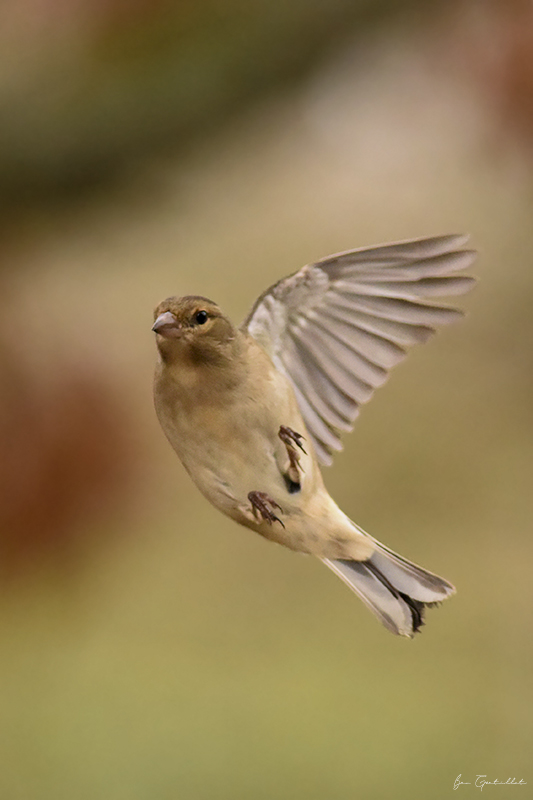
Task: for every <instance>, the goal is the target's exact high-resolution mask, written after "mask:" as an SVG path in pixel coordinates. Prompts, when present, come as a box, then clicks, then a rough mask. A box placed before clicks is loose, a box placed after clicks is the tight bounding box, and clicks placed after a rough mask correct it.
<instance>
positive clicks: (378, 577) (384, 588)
mask: <svg viewBox="0 0 533 800" xmlns="http://www.w3.org/2000/svg"><path fill="white" fill-rule="evenodd" d="M374 542H375V544H376V550H375V552H374V553H373V554H372V556H371V557H370V558H369V559H367V560H366V561H348V560H345V559H336V560H333V559H328V558H324V559H323V561H324V563H325V564H326V565H327V566H328V567H329V568H330V569H331V570H333V572H335V574H336V575H338V576H339V578H341V579H342V580H343V581H344V582H345V583H346V584H347V585H348V586H349V587H350V589H352V591H354V592H355V593H356V594H357V595H358V596H359V597H360V599H361V600H362V601H363V603H364V604H365V605H366V606H367V607H368V608H369V609H370V610H371V611H372V612H373V613H374V614H375V615H376V616H377V617H378V619H379V620H380V621H381V622H382V623H383V625H384V626H385V627H386V628H387V629H388V630H389V631H391V632H392V633H395V634H398V635H400V636H408V637H412V636H414V634H415V633H416V632H417V631H418V630H420V628H421V626H422V625H423V624H424V611H425V608H426V607H427V606H433V605H437V604H438V603H440V602H441V601H442V600H445V599H446V598H447V597H450V596H451V595H452V594H453V593H454V592H455V589H454V587H453V586H452V584H451V583H448V581H446V580H444V578H439V576H438V575H435V574H434V573H432V572H428V570H425V569H423V568H422V567H419V566H417V565H416V564H413V563H412V562H411V561H407V559H405V558H402V556H400V555H398V554H397V553H394V552H393V551H392V550H389V549H388V548H386V547H384V546H383V545H382V544H380V543H379V542H377V541H376V540H374Z"/></svg>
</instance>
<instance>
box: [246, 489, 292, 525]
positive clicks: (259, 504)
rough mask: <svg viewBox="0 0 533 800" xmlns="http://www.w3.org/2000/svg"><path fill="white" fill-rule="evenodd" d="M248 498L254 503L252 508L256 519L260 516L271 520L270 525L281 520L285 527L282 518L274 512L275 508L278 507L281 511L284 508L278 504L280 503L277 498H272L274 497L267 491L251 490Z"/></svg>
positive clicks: (280, 522) (268, 520)
mask: <svg viewBox="0 0 533 800" xmlns="http://www.w3.org/2000/svg"><path fill="white" fill-rule="evenodd" d="M248 500H249V501H250V503H251V504H252V509H253V512H254V516H255V517H256V519H257V517H258V516H260V517H262V518H263V519H265V520H266V521H267V522H269V523H270V525H272V523H273V522H279V524H280V525H281V527H282V528H284V527H285V525H284V524H283V522H282V521H281V520H280V518H279V517H278V516H276V514H275V513H274V509H278V510H279V511H282V510H283V509H282V508H281V506H280V505H278V503H276V501H275V500H272V498H271V497H269V496H268V495H267V494H266V492H250V493H249V494H248Z"/></svg>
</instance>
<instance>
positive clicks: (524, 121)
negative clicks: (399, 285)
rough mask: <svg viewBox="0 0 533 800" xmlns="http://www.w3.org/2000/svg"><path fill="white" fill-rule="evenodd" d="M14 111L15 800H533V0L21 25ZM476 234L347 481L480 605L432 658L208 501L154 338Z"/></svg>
mask: <svg viewBox="0 0 533 800" xmlns="http://www.w3.org/2000/svg"><path fill="white" fill-rule="evenodd" d="M0 114H1V124H0V209H1V213H0V231H1V237H0V257H1V262H0V263H1V272H0V289H1V290H0V310H1V313H0V431H1V437H0V478H1V480H0V532H1V536H0V555H1V564H0V572H1V588H0V639H1V652H2V655H1V657H0V695H1V698H0V797H1V798H2V800H52V799H53V800H72V798H76V800H95V799H96V798H105V800H212V798H216V800H241V798H242V800H248V798H255V800H273V798H276V800H289V799H290V800H300V799H301V800H304V799H305V800H349V799H350V800H351V799H352V798H356V797H361V798H368V799H369V800H373V799H374V798H375V799H376V800H380V799H381V798H385V797H387V798H414V797H417V798H419V797H424V798H432V799H433V798H437V799H438V798H444V797H448V796H449V794H450V792H451V791H452V790H453V782H454V780H455V778H456V777H457V776H458V775H459V774H461V775H462V780H463V781H474V780H475V778H476V775H478V774H482V775H487V777H488V779H489V780H494V779H495V778H497V779H499V780H506V779H507V778H509V777H516V779H517V780H519V779H523V780H525V781H527V782H528V786H522V787H513V788H510V787H508V786H507V787H506V786H500V787H497V786H492V787H488V788H486V789H485V793H487V791H489V792H490V795H491V797H502V798H503V797H506V798H507V797H508V796H509V795H510V794H512V793H514V794H516V795H517V796H518V795H520V798H525V797H527V796H529V797H531V796H533V795H532V794H531V791H532V789H531V786H532V785H533V772H532V770H531V763H532V762H531V746H532V744H533V737H532V735H531V734H532V713H531V709H532V689H531V675H532V673H533V670H532V656H533V642H532V632H533V631H532V624H531V618H532V607H533V602H532V601H533V597H532V594H533V591H532V586H533V582H532V580H531V563H532V560H533V544H532V533H533V531H532V523H531V520H532V512H533V503H532V486H531V483H532V482H531V478H532V451H533V448H532V433H533V420H532V414H531V410H532V409H531V405H532V404H531V394H532V389H533V380H532V379H533V346H532V345H533V336H532V334H533V314H532V304H533V269H532V261H533V219H532V210H533V196H532V190H533V158H532V156H533V10H532V6H531V3H530V2H528V0H480V1H479V2H476V0H471V1H470V0H463V2H453V0H447V1H446V2H436V1H435V2H430V3H428V2H427V0H425V2H424V1H423V0H419V1H418V2H417V1H416V0H409V1H408V0H366V2H365V0H313V2H302V1H301V0H291V1H290V2H284V0H269V2H268V3H266V2H261V0H251V2H248V3H245V4H243V3H239V2H236V0H195V2H192V1H187V0H182V1H181V2H177V0H158V1H157V2H154V0H106V1H105V2H103V0H101V1H100V2H95V1H94V0H76V2H68V3H67V2H63V1H62V0H18V2H16V3H15V2H11V3H3V4H2V5H1V7H0ZM462 231H467V232H469V233H471V235H472V243H473V246H475V247H476V248H478V249H479V251H480V258H479V261H478V262H477V264H476V269H475V272H476V274H477V275H479V276H480V278H481V281H480V283H479V287H478V288H477V289H476V291H475V292H473V293H472V294H471V295H470V296H467V297H466V298H461V305H463V306H464V307H465V308H466V309H467V310H468V312H469V313H468V315H467V316H466V317H465V319H464V321H463V322H461V323H460V324H458V325H456V326H454V327H452V328H450V329H448V330H446V331H444V332H443V333H441V334H440V335H439V336H438V337H436V338H435V339H434V340H432V342H431V343H430V344H429V345H427V346H426V347H425V348H421V349H419V350H418V351H416V352H413V354H412V355H411V357H410V359H409V360H408V362H407V363H406V364H404V365H403V366H402V367H400V368H399V369H398V370H397V372H395V373H394V374H393V376H392V378H391V380H390V382H389V384H388V386H387V387H386V388H385V389H383V391H380V392H378V393H377V395H376V397H375V399H374V400H373V402H372V403H371V404H370V405H369V407H368V408H366V409H365V410H364V413H363V414H362V415H361V419H360V421H359V422H358V423H357V426H356V430H355V431H354V433H353V434H352V435H351V436H350V437H349V438H347V439H346V448H345V451H344V452H343V453H342V454H340V455H339V456H338V457H337V458H336V461H335V464H334V466H333V467H332V468H331V469H329V470H328V471H327V475H326V480H327V484H328V486H329V488H330V490H331V492H332V494H333V495H334V497H335V498H336V499H337V501H338V502H339V504H340V505H341V507H342V508H343V509H344V510H345V511H346V512H347V513H348V514H349V515H350V516H352V517H353V518H354V519H355V520H356V521H357V522H359V524H361V525H362V526H363V527H365V528H366V529H367V530H369V531H370V532H372V533H373V534H374V535H375V536H376V537H378V538H380V539H382V540H383V541H385V542H386V543H387V544H388V545H389V546H391V547H393V548H394V549H396V550H399V551H400V552H402V553H403V554H405V555H406V556H407V557H410V558H412V559H414V560H416V561H418V562H419V563H421V564H423V565H426V566H427V567H429V568H431V569H433V570H435V571H436V572H439V573H441V574H443V575H445V576H447V577H448V578H450V579H451V580H452V581H453V582H454V583H456V585H457V587H458V595H457V597H456V598H454V599H453V600H452V601H450V602H449V603H446V604H445V605H444V606H443V607H442V608H441V609H440V610H438V611H431V612H429V614H428V625H427V626H426V628H425V629H424V631H423V633H422V635H420V636H418V637H417V638H416V640H415V641H412V642H409V641H403V640H399V639H397V638H394V637H392V636H390V635H389V634H388V633H387V632H386V631H385V630H384V629H383V628H382V627H381V626H380V625H379V624H378V623H377V622H376V621H375V619H374V618H373V617H371V615H370V614H369V613H368V612H367V611H366V610H365V609H364V607H363V606H362V605H361V604H360V603H359V602H358V601H357V599H356V598H355V597H354V596H352V595H351V594H350V592H349V591H348V590H347V589H346V588H345V587H344V586H343V585H342V584H341V582H340V581H338V580H337V579H336V578H335V577H334V576H333V575H332V574H331V573H329V571H328V570H326V569H325V568H324V567H323V566H322V565H321V564H320V563H318V562H315V561H313V560H312V559H309V558H306V557H303V556H298V555H295V554H292V553H290V552H288V551H284V550H282V549H281V548H277V547H276V546H273V545H272V544H269V543H266V542H264V541H262V540H261V539H260V538H259V537H255V536H254V535H252V534H251V533H250V532H248V531H245V530H244V529H239V528H238V527H237V526H236V525H234V524H233V523H232V522H230V521H229V520H226V519H225V518H223V517H222V516H221V515H219V514H218V513H217V512H216V511H215V510H214V509H212V508H211V507H210V506H208V504H207V503H206V502H205V501H204V499H203V498H202V497H201V496H200V494H199V492H198V491H197V490H196V489H195V488H194V487H193V486H192V484H191V483H190V481H189V479H188V478H187V476H186V474H185V472H184V470H183V469H182V467H181V465H180V464H179V463H178V461H177V459H176V458H175V456H174V455H173V453H172V452H171V450H170V447H169V446H168V444H167V443H166V441H165V440H164V438H163V435H162V433H161V432H160V430H159V428H158V425H157V422H156V420H155V415H154V412H153V410H152V401H151V380H152V377H151V376H152V369H153V362H154V343H153V340H152V338H153V335H152V334H151V332H150V326H151V312H152V308H153V307H154V306H155V305H156V304H157V303H158V302H159V301H160V300H161V299H162V298H163V297H166V296H168V295H170V294H187V293H201V294H204V295H206V296H208V297H213V298H214V299H216V300H217V301H219V302H220V304H221V305H222V307H223V308H224V309H225V310H226V311H227V312H228V313H229V314H230V315H231V316H232V317H233V318H234V319H235V320H238V319H239V318H242V317H243V316H244V315H245V314H246V312H247V310H248V307H249V306H250V305H251V303H252V302H253V300H254V298H255V297H256V296H257V295H258V294H259V293H260V292H261V291H262V290H263V289H264V288H265V287H266V286H268V285H270V284H271V283H272V282H274V281H276V280H277V279H279V278H280V277H281V276H283V275H285V274H287V273H289V272H292V271H294V270H295V269H296V268H298V267H299V266H301V265H303V264H304V263H307V262H309V261H312V260H316V259H317V258H319V257H322V256H325V255H327V254H328V253H330V252H334V251H338V250H343V249H349V248H352V247H357V246H363V245H370V244H374V243H378V242H382V241H391V240H394V239H400V238H408V237H415V236H422V235H433V234H439V233H449V232H462ZM477 791H478V790H477V789H475V788H474V787H473V786H461V787H459V790H458V796H459V794H460V795H462V796H464V797H467V796H468V797H472V796H475V792H477ZM513 796H514V795H513Z"/></svg>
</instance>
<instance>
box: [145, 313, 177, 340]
mask: <svg viewBox="0 0 533 800" xmlns="http://www.w3.org/2000/svg"><path fill="white" fill-rule="evenodd" d="M180 329H181V326H180V324H179V322H178V320H177V319H176V317H175V316H174V314H172V312H171V311H165V313H164V314H160V315H159V316H158V318H157V319H156V321H155V322H154V324H153V326H152V330H153V331H154V333H159V334H160V335H161V336H165V337H166V338H175V337H177V336H179V335H180Z"/></svg>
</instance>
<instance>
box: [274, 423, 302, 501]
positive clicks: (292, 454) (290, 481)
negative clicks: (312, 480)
mask: <svg viewBox="0 0 533 800" xmlns="http://www.w3.org/2000/svg"><path fill="white" fill-rule="evenodd" d="M278 436H279V438H280V439H281V441H282V442H283V444H284V445H285V447H286V448H287V455H288V456H289V468H288V470H287V473H286V475H285V476H284V477H285V480H286V482H287V486H288V487H289V492H290V493H291V494H292V493H293V492H297V491H299V489H300V488H301V487H300V484H301V479H300V474H301V473H302V472H303V470H302V468H301V466H300V453H299V452H298V450H297V449H296V447H298V448H299V449H300V450H301V451H302V453H305V450H304V447H303V444H302V439H303V438H304V437H303V436H302V434H301V433H296V431H293V430H292V428H288V427H287V426H286V425H280V428H279V432H278ZM295 445H296V447H295Z"/></svg>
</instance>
